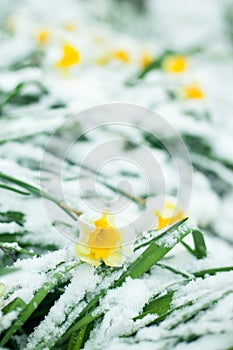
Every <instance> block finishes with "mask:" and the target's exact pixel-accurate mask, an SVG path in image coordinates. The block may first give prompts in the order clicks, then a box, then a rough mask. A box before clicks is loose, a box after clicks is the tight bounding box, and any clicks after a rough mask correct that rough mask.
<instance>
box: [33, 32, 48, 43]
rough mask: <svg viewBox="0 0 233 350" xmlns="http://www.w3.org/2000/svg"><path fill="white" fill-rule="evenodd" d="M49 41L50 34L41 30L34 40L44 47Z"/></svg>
mask: <svg viewBox="0 0 233 350" xmlns="http://www.w3.org/2000/svg"><path fill="white" fill-rule="evenodd" d="M49 39H50V33H49V31H48V30H46V29H43V30H40V31H39V32H38V33H37V34H36V40H37V42H38V44H39V45H45V44H47V43H48V41H49Z"/></svg>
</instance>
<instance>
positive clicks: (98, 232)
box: [75, 213, 123, 266]
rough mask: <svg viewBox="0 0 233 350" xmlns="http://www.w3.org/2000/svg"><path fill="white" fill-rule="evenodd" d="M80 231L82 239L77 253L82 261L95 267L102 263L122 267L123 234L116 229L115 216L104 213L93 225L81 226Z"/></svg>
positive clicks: (77, 246)
mask: <svg viewBox="0 0 233 350" xmlns="http://www.w3.org/2000/svg"><path fill="white" fill-rule="evenodd" d="M81 219H82V218H81ZM93 226H94V227H93ZM80 230H81V231H82V232H81V233H82V237H81V240H80V242H79V243H77V244H76V246H75V252H76V255H77V256H78V257H79V259H80V260H81V261H85V262H88V263H90V264H92V265H93V266H98V265H99V264H100V263H101V261H104V262H105V264H106V265H108V266H120V265H121V262H122V255H121V250H122V243H123V242H122V232H120V230H118V229H117V228H116V227H115V225H114V218H113V215H111V214H109V213H104V214H103V215H102V216H101V217H100V218H99V219H97V220H93V224H91V225H90V222H89V225H86V226H85V225H83V224H81V228H80Z"/></svg>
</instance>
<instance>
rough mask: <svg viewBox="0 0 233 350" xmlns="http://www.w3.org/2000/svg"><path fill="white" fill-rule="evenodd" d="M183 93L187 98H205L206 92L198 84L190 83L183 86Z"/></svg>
mask: <svg viewBox="0 0 233 350" xmlns="http://www.w3.org/2000/svg"><path fill="white" fill-rule="evenodd" d="M181 95H182V97H183V98H185V99H202V98H205V94H204V93H203V91H202V90H201V89H200V87H199V86H198V85H197V84H193V85H188V86H185V87H183V89H182V92H181Z"/></svg>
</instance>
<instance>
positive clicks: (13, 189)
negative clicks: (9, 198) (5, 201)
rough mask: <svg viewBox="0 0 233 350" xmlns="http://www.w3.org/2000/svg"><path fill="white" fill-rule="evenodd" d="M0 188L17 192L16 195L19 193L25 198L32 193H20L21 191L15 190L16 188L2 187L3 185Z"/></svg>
mask: <svg viewBox="0 0 233 350" xmlns="http://www.w3.org/2000/svg"><path fill="white" fill-rule="evenodd" d="M0 188H4V189H5V190H8V191H12V192H16V193H18V194H23V195H25V196H28V195H30V193H28V192H24V191H20V190H18V189H17V188H14V187H11V186H8V185H2V184H0Z"/></svg>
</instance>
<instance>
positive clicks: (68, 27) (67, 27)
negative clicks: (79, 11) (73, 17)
mask: <svg viewBox="0 0 233 350" xmlns="http://www.w3.org/2000/svg"><path fill="white" fill-rule="evenodd" d="M64 29H65V30H67V31H68V32H75V31H76V30H77V26H76V25H75V24H73V23H65V24H64Z"/></svg>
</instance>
